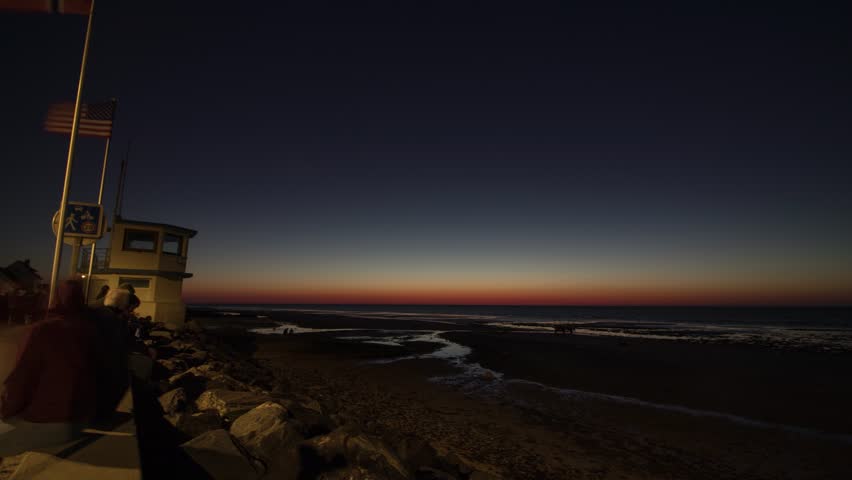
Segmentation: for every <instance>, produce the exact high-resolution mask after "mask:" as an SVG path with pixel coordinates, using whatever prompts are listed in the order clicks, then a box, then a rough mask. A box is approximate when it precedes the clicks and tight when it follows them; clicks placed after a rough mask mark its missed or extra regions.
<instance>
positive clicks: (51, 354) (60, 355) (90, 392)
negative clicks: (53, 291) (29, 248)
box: [0, 280, 97, 457]
mask: <svg viewBox="0 0 852 480" xmlns="http://www.w3.org/2000/svg"><path fill="white" fill-rule="evenodd" d="M84 303H85V302H84V298H83V288H82V285H81V284H80V282H79V281H77V280H68V281H66V282H64V283H63V284H61V285H60V288H59V303H58V305H57V307H56V308H55V309H54V310H52V311H51V312H50V314H49V315H48V318H47V319H46V320H45V321H43V322H37V323H35V324H34V325H33V326H32V327H30V329H29V331H28V332H27V333H26V335H25V337H24V340H23V342H22V343H21V346H20V348H19V349H18V355H17V360H16V363H15V367H14V369H13V370H12V372H11V373H10V374H9V376H8V377H7V378H6V381H5V387H6V388H5V392H4V393H3V397H2V405H0V419H2V422H0V426H2V427H3V430H5V432H4V433H2V434H0V457H6V456H10V455H17V454H19V453H21V452H25V451H28V450H32V449H35V448H39V447H44V446H49V445H57V444H61V443H65V442H68V441H70V440H72V439H74V438H76V437H77V436H79V434H80V433H81V432H82V429H83V428H84V427H85V426H86V424H87V423H88V422H89V421H90V420H91V419H92V418H93V417H94V414H95V405H96V396H97V389H96V388H97V386H96V374H95V371H96V367H97V363H96V359H95V355H94V352H95V342H96V338H97V331H96V326H95V324H94V323H93V322H92V321H91V318H90V312H89V310H88V309H87V308H86V306H85V304H84Z"/></svg>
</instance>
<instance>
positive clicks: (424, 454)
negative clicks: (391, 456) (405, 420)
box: [396, 436, 438, 471]
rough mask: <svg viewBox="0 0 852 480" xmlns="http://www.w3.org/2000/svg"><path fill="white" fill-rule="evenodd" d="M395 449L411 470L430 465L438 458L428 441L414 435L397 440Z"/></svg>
mask: <svg viewBox="0 0 852 480" xmlns="http://www.w3.org/2000/svg"><path fill="white" fill-rule="evenodd" d="M396 451H397V454H398V455H399V458H400V459H401V460H402V461H403V462H404V463H405V464H406V465H407V466H408V468H409V469H410V470H412V471H416V470H418V469H419V468H421V467H429V466H432V465H433V464H434V463H435V461H436V460H437V458H438V453H437V452H436V451H435V448H433V447H432V445H431V444H430V443H429V442H427V441H426V440H423V439H422V438H419V437H415V436H408V437H405V438H403V439H402V440H401V441H399V442H398V443H397V444H396Z"/></svg>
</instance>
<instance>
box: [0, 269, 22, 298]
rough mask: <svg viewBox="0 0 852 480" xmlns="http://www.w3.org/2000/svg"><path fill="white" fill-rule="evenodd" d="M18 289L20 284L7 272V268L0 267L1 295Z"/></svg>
mask: <svg viewBox="0 0 852 480" xmlns="http://www.w3.org/2000/svg"><path fill="white" fill-rule="evenodd" d="M17 289H18V284H17V283H15V279H14V278H12V275H11V274H8V273H6V269H5V268H0V295H4V294H9V293H13V292H14V291H15V290H17Z"/></svg>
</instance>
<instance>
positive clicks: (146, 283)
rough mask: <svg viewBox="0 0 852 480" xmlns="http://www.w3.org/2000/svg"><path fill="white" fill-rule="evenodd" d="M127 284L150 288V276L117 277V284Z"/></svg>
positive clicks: (134, 286)
mask: <svg viewBox="0 0 852 480" xmlns="http://www.w3.org/2000/svg"><path fill="white" fill-rule="evenodd" d="M125 283H126V284H129V285H132V286H133V288H151V279H150V278H127V277H119V278H118V284H119V285H123V284H125Z"/></svg>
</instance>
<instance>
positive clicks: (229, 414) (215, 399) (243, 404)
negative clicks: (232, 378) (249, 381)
mask: <svg viewBox="0 0 852 480" xmlns="http://www.w3.org/2000/svg"><path fill="white" fill-rule="evenodd" d="M269 400H270V398H269V397H268V396H266V395H262V394H257V393H254V392H240V391H234V390H223V389H218V388H217V389H213V390H207V391H206V392H204V393H202V394H201V395H200V396H199V397H198V399H196V400H195V407H196V408H197V409H198V410H202V411H203V410H215V411H216V412H218V413H219V415H221V416H222V417H225V418H228V419H235V418H237V417H239V416H240V415H242V414H244V413H246V412H248V411H249V410H251V409H253V408H254V407H256V406H257V405H260V404H261V403H265V402H267V401H269Z"/></svg>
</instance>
